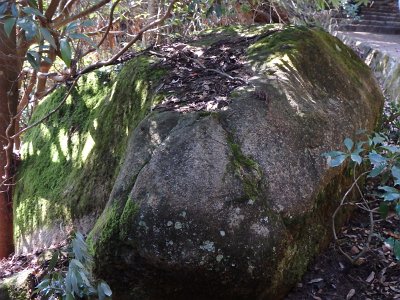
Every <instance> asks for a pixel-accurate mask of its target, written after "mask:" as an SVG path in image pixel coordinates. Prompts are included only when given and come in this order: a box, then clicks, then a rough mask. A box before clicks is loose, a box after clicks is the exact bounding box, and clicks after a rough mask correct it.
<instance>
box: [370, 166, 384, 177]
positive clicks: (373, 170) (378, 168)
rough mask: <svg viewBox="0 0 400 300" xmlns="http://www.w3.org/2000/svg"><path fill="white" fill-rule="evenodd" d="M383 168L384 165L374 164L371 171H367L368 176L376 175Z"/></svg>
mask: <svg viewBox="0 0 400 300" xmlns="http://www.w3.org/2000/svg"><path fill="white" fill-rule="evenodd" d="M384 169H385V165H378V166H375V167H374V168H373V169H372V171H371V172H369V174H368V177H376V176H378V175H379V174H381V173H382V171H383V170H384Z"/></svg>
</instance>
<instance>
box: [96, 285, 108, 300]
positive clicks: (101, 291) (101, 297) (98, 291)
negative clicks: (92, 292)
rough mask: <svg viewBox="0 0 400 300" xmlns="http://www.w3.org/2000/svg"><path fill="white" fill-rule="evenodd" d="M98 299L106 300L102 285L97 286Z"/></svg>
mask: <svg viewBox="0 0 400 300" xmlns="http://www.w3.org/2000/svg"><path fill="white" fill-rule="evenodd" d="M97 297H99V300H105V299H106V295H105V294H104V291H103V288H102V287H101V284H100V283H99V284H98V285H97Z"/></svg>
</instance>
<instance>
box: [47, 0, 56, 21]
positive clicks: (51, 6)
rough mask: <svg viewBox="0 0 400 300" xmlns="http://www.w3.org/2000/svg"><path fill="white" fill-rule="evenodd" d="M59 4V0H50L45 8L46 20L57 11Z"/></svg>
mask: <svg viewBox="0 0 400 300" xmlns="http://www.w3.org/2000/svg"><path fill="white" fill-rule="evenodd" d="M59 4H60V0H51V2H50V4H49V7H48V8H47V9H46V12H45V14H44V16H45V17H46V19H47V20H51V18H52V17H53V16H54V14H55V13H56V11H57V7H58V5H59Z"/></svg>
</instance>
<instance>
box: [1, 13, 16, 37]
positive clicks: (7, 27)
mask: <svg viewBox="0 0 400 300" xmlns="http://www.w3.org/2000/svg"><path fill="white" fill-rule="evenodd" d="M15 22H17V18H9V19H7V20H5V21H4V32H5V33H6V35H7V36H8V37H10V34H11V31H12V29H13V28H14V25H15Z"/></svg>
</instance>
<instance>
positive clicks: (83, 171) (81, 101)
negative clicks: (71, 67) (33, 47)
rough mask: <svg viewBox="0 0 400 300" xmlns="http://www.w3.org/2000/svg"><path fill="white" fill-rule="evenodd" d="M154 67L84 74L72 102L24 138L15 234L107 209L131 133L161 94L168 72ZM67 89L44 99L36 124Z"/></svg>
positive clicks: (146, 62) (143, 62)
mask: <svg viewBox="0 0 400 300" xmlns="http://www.w3.org/2000/svg"><path fill="white" fill-rule="evenodd" d="M156 65H157V62H156V61H154V60H153V59H152V58H149V57H147V56H140V57H138V58H136V59H134V60H132V61H130V62H128V63H127V64H126V65H125V66H124V67H123V68H122V71H121V72H120V73H119V74H118V75H117V72H116V71H113V70H111V69H106V70H104V71H97V72H94V73H91V74H89V75H87V76H85V77H83V78H81V79H80V80H79V82H78V85H77V87H76V88H75V89H73V91H72V92H71V95H70V96H69V98H68V100H67V102H66V104H65V105H63V106H62V107H61V109H60V110H58V111H57V112H56V113H55V114H53V115H52V116H51V117H50V118H49V119H48V120H47V121H46V122H44V123H42V124H41V125H39V126H37V127H36V128H34V129H32V130H30V131H28V132H27V133H26V134H25V135H24V147H23V150H22V157H23V163H22V167H21V169H20V171H19V173H18V185H17V186H16V190H15V194H14V203H15V204H14V220H15V221H14V223H15V225H14V227H15V228H14V232H15V237H16V238H17V239H18V238H20V237H21V236H22V235H23V234H25V233H29V232H31V231H33V230H34V229H36V228H37V227H41V226H44V225H49V224H52V223H53V222H54V221H55V220H57V219H62V220H64V223H65V222H69V221H72V220H73V219H76V218H80V217H81V216H84V215H86V214H93V212H96V213H99V212H101V211H102V210H103V208H104V206H105V204H106V202H107V200H108V196H109V193H110V191H111V188H112V185H113V183H114V179H115V177H116V175H117V174H118V171H119V166H120V165H121V163H122V159H123V155H124V152H125V148H126V144H127V143H126V142H127V137H128V135H129V133H130V132H131V131H132V130H133V129H134V128H135V127H136V125H137V124H138V123H139V122H140V121H141V120H142V119H143V118H144V117H145V116H146V115H147V114H148V113H149V111H150V108H151V106H152V105H154V104H155V102H157V101H159V99H160V98H159V97H158V98H155V97H153V91H154V90H155V89H156V87H157V85H158V84H159V81H160V79H161V78H162V76H163V75H164V74H165V73H166V70H165V69H162V68H157V67H156ZM65 94H66V89H65V88H59V89H57V90H56V91H55V92H54V93H52V94H51V95H50V96H49V97H47V98H46V99H45V100H43V103H41V104H40V105H39V106H38V107H37V109H36V110H35V113H34V115H33V117H32V121H31V122H34V121H35V120H38V119H40V118H42V117H43V116H45V115H46V114H47V113H48V112H49V111H51V110H52V109H54V108H55V107H56V106H57V105H58V103H59V102H60V101H61V100H62V99H63V97H64V95H65Z"/></svg>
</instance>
